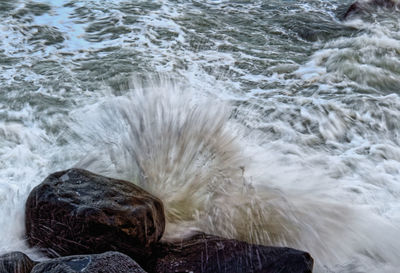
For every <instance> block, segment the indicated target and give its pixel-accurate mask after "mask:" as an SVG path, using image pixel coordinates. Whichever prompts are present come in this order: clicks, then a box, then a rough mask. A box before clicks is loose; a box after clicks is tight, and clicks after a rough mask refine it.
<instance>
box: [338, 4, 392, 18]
mask: <svg viewBox="0 0 400 273" xmlns="http://www.w3.org/2000/svg"><path fill="white" fill-rule="evenodd" d="M377 7H381V8H386V9H393V8H396V7H397V8H400V3H398V2H397V1H394V0H370V1H357V2H355V3H353V4H352V5H351V6H350V7H349V8H348V9H347V11H346V13H345V14H344V19H347V18H349V17H351V16H353V15H357V14H363V13H369V12H371V10H373V9H376V8H377Z"/></svg>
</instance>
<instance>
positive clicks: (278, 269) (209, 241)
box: [145, 234, 313, 273]
mask: <svg viewBox="0 0 400 273" xmlns="http://www.w3.org/2000/svg"><path fill="white" fill-rule="evenodd" d="M312 268H313V259H312V258H311V256H310V255H309V254H308V253H307V252H303V251H300V250H295V249H292V248H286V247H267V246H261V245H251V244H247V243H245V242H240V241H236V240H229V239H224V238H220V237H217V236H212V235H206V234H198V235H195V236H193V237H192V238H190V239H187V240H184V241H181V242H176V243H160V244H159V245H158V247H157V248H156V250H155V251H154V256H153V260H150V261H149V262H148V264H147V266H145V269H146V270H147V271H148V272H152V273H153V272H157V273H161V272H164V273H168V272H171V273H172V272H193V273H200V272H201V273H208V272H209V273H222V272H223V273H228V272H229V273H250V272H252V273H261V272H263V273H311V272H312Z"/></svg>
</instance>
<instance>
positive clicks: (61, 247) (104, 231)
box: [25, 169, 165, 261]
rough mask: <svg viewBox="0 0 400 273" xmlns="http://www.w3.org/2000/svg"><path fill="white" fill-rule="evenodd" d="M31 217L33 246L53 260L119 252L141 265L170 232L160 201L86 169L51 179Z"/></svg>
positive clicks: (38, 190) (32, 200)
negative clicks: (162, 237) (167, 229)
mask: <svg viewBox="0 0 400 273" xmlns="http://www.w3.org/2000/svg"><path fill="white" fill-rule="evenodd" d="M25 213H26V220H25V221H26V222H25V224H26V233H27V237H28V242H29V244H30V245H31V246H36V247H40V248H42V250H43V251H45V252H47V253H48V255H50V256H51V257H56V256H68V255H77V254H91V253H102V252H106V251H119V252H122V253H125V254H127V255H129V256H131V257H133V258H134V259H135V260H136V261H140V260H142V259H145V258H146V257H147V256H149V255H150V254H151V246H152V245H153V244H154V243H156V242H157V241H158V240H159V239H160V238H161V236H162V234H163V232H164V228H165V218H164V209H163V205H162V203H161V201H160V200H159V199H157V198H156V197H154V196H152V195H151V194H149V193H148V192H146V191H144V190H142V189H141V188H139V187H137V186H135V185H134V184H132V183H130V182H127V181H123V180H116V179H112V178H107V177H104V176H100V175H96V174H93V173H91V172H88V171H85V170H81V169H70V170H66V171H61V172H57V173H54V174H51V175H50V176H48V177H47V178H46V179H45V180H44V181H43V182H42V183H41V184H40V185H38V186H37V187H35V188H34V189H33V190H32V192H31V193H30V195H29V197H28V199H27V201H26V212H25Z"/></svg>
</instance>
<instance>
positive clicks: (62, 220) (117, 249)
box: [0, 169, 313, 273]
mask: <svg viewBox="0 0 400 273" xmlns="http://www.w3.org/2000/svg"><path fill="white" fill-rule="evenodd" d="M164 228H165V216H164V209H163V205H162V202H161V201H160V200H159V199H158V198H156V197H154V196H152V195H151V194H149V193H148V192H146V191H144V190H143V189H141V188H139V187H137V186H135V185H133V184H132V183H130V182H127V181H122V180H116V179H112V178H107V177H104V176H100V175H97V174H94V173H91V172H88V171H85V170H81V169H69V170H66V171H62V172H57V173H54V174H51V175H50V176H48V177H47V178H46V179H45V180H44V181H43V182H42V183H41V184H40V185H38V186H37V187H36V188H34V189H33V190H32V192H31V193H30V195H29V197H28V199H27V202H26V235H27V241H28V243H29V244H30V246H32V247H37V248H39V249H41V250H42V251H43V252H45V253H47V254H48V256H49V257H53V258H54V257H58V256H61V257H59V258H54V259H50V260H48V261H45V262H41V263H36V262H33V261H31V260H30V259H29V258H28V257H27V256H26V255H24V254H22V253H11V254H7V255H4V256H0V272H1V273H3V272H4V273H28V272H32V273H56V272H57V273H75V272H84V273H100V272H108V273H113V272H119V273H125V272H132V273H135V272H137V273H141V272H149V273H153V272H154V273H161V272H165V273H167V272H193V273H196V272H204V273H207V272H213V273H214V272H216V273H218V272H230V273H235V272H236V273H239V272H243V273H244V272H254V273H256V272H267V273H274V272H276V273H278V272H280V273H311V272H312V267H313V259H312V258H311V256H310V255H309V254H308V253H306V252H304V251H300V250H295V249H291V248H284V247H268V246H262V245H252V244H248V243H245V242H241V241H237V240H231V239H225V238H221V237H217V236H213V235H208V234H204V233H199V234H196V235H194V236H193V237H191V238H189V239H185V240H182V241H179V242H165V241H160V238H161V237H162V235H163V232H164Z"/></svg>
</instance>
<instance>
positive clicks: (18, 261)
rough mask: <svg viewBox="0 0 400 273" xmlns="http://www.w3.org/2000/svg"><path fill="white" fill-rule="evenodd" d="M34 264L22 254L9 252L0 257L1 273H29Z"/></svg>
mask: <svg viewBox="0 0 400 273" xmlns="http://www.w3.org/2000/svg"><path fill="white" fill-rule="evenodd" d="M34 265H35V262H33V261H32V260H31V259H29V257H28V256H26V255H25V254H24V253H22V252H11V253H7V254H4V255H2V256H0V272H1V273H29V272H31V270H32V268H33V266H34Z"/></svg>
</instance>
